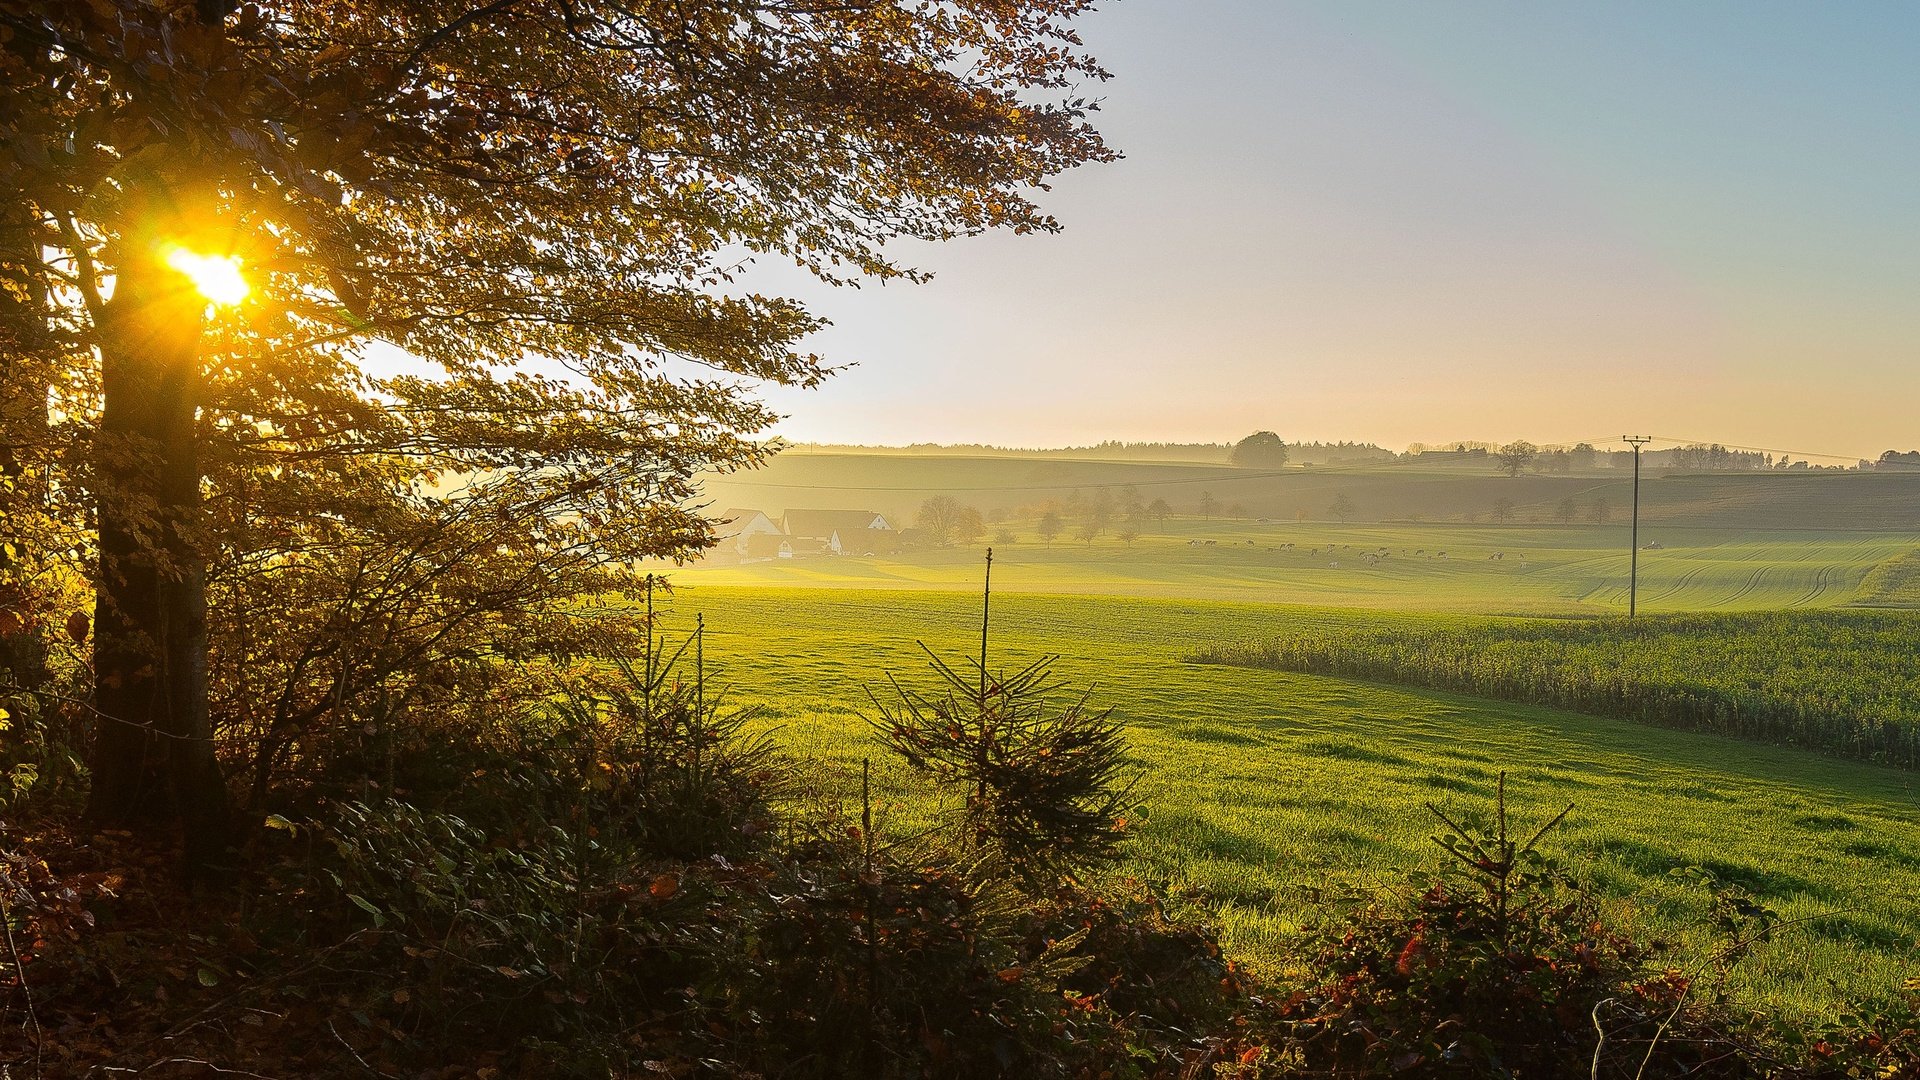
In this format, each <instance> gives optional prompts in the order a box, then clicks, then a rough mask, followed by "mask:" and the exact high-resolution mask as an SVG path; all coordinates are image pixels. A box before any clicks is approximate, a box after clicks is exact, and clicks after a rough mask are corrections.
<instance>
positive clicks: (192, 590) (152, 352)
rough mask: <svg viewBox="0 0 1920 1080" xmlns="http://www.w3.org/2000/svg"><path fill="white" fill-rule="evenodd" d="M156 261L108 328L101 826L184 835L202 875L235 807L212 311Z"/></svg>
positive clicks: (142, 269)
mask: <svg viewBox="0 0 1920 1080" xmlns="http://www.w3.org/2000/svg"><path fill="white" fill-rule="evenodd" d="M183 286H184V282H182V281H180V280H179V279H178V278H176V277H174V276H173V275H170V274H168V272H167V271H166V270H165V269H164V268H162V267H160V266H158V265H157V264H155V263H153V262H152V261H151V260H147V259H137V258H136V259H129V260H127V261H126V262H124V263H123V264H122V265H121V266H119V267H118V268H117V278H116V281H115V286H114V297H113V299H112V300H111V301H110V302H109V303H108V304H107V305H106V310H105V311H104V312H103V314H102V316H101V319H100V327H99V329H100V342H101V348H100V352H101V388H102V392H103V407H102V411H101V417H100V434H99V438H98V441H97V443H96V446H95V461H94V465H95V469H96V481H95V483H96V498H97V500H98V510H99V534H100V572H99V581H98V585H97V587H96V594H95V601H96V602H95V614H94V620H95V624H94V652H93V656H94V677H95V689H94V705H95V708H96V709H97V710H98V716H97V718H96V719H97V729H96V733H95V736H94V744H93V754H92V769H93V787H92V791H91V793H90V796H89V800H88V804H87V812H88V816H89V818H90V819H92V820H93V821H94V822H95V823H96V824H99V825H103V826H110V827H119V828H129V829H143V830H150V829H154V828H159V827H163V826H170V825H172V824H173V823H175V822H176V821H177V822H179V823H180V824H182V825H183V826H184V827H185V833H186V844H185V847H186V861H187V867H188V871H189V873H190V874H203V873H205V872H207V871H210V870H213V869H216V868H217V867H218V866H219V865H220V864H221V863H222V862H223V855H224V852H225V851H226V849H227V844H228V839H229V833H230V826H231V820H230V819H231V802H230V799H229V797H228V793H227V788H226V783H225V780H224V778H223V777H222V775H221V772H220V765H219V761H218V759H217V758H216V756H215V754H214V745H213V729H212V723H211V720H210V718H209V716H208V712H207V610H206V559H205V556H204V554H203V553H202V540H201V537H200V536H199V517H200V513H199V508H200V480H201V475H200V455H199V444H198V439H197V433H196V431H195V426H196V417H197V412H198V398H199V385H200V369H199V341H200V329H201V323H202V321H203V318H204V316H203V310H204V304H205V301H203V300H201V299H200V298H199V297H198V296H197V295H192V294H189V293H188V292H187V291H186V289H185V288H184V287H183Z"/></svg>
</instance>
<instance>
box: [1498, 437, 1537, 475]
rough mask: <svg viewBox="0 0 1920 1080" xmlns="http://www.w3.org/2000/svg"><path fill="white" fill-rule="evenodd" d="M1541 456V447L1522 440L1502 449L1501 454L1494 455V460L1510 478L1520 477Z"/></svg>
mask: <svg viewBox="0 0 1920 1080" xmlns="http://www.w3.org/2000/svg"><path fill="white" fill-rule="evenodd" d="M1539 456H1540V448H1539V447H1537V446H1535V445H1533V444H1532V443H1530V442H1527V441H1526V440H1525V439H1521V440H1520V441H1518V442H1510V443H1508V444H1507V445H1505V446H1503V447H1501V448H1500V452H1499V453H1497V454H1495V455H1494V460H1495V461H1496V462H1498V463H1499V465H1500V471H1501V472H1503V473H1506V474H1507V475H1508V476H1519V475H1520V474H1521V472H1523V471H1524V470H1525V469H1526V468H1527V466H1529V465H1532V464H1533V459H1534V458H1537V457H1539Z"/></svg>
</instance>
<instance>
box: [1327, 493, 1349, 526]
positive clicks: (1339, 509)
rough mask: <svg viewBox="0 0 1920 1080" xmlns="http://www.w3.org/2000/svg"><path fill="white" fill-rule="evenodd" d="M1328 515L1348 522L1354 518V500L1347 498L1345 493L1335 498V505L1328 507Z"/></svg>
mask: <svg viewBox="0 0 1920 1080" xmlns="http://www.w3.org/2000/svg"><path fill="white" fill-rule="evenodd" d="M1327 513H1329V514H1332V515H1333V516H1334V517H1336V518H1339V519H1340V520H1341V521H1346V520H1347V519H1349V518H1351V517H1353V514H1354V505H1353V500H1352V499H1349V498H1347V493H1346V492H1344V491H1343V492H1341V493H1340V494H1338V495H1335V496H1334V497H1333V503H1332V504H1331V505H1329V506H1328V507H1327Z"/></svg>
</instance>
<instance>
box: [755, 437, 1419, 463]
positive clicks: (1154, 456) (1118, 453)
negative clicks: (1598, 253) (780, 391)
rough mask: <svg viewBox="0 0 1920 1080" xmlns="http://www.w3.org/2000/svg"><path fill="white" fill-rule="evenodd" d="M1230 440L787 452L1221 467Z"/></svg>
mask: <svg viewBox="0 0 1920 1080" xmlns="http://www.w3.org/2000/svg"><path fill="white" fill-rule="evenodd" d="M1232 451H1233V444H1232V443H1169V442H1119V441H1115V440H1108V441H1106V442H1100V443H1095V444H1093V445H1092V446H1061V447H1045V448H1039V449H1029V448H1024V447H1012V446H989V445H987V444H984V443H914V444H912V445H910V446H859V445H855V444H851V443H795V444H794V445H792V446H791V447H789V448H788V449H787V451H786V452H787V453H789V454H860V455H875V456H885V457H901V456H907V457H975V458H984V457H1011V458H1034V459H1041V460H1048V459H1059V458H1071V459H1075V460H1081V461H1149V462H1162V463H1169V462H1171V463H1184V464H1199V465H1225V464H1227V458H1228V455H1230V454H1231V453H1232ZM1287 451H1288V463H1289V464H1294V465H1300V464H1312V465H1334V464H1348V463H1359V462H1368V461H1374V462H1386V461H1392V460H1393V459H1394V458H1395V457H1396V456H1397V455H1395V454H1394V452H1393V451H1391V450H1388V449H1387V448H1385V447H1383V446H1375V445H1374V444H1372V443H1356V442H1335V443H1326V442H1289V443H1287Z"/></svg>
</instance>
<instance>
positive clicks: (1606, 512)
mask: <svg viewBox="0 0 1920 1080" xmlns="http://www.w3.org/2000/svg"><path fill="white" fill-rule="evenodd" d="M1612 517H1613V506H1612V504H1611V503H1609V502H1607V498H1606V496H1604V495H1602V496H1600V497H1599V498H1597V499H1595V500H1593V505H1591V506H1589V507H1587V520H1588V521H1591V522H1593V523H1594V524H1595V525H1605V524H1606V523H1607V521H1608V519H1610V518H1612Z"/></svg>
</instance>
